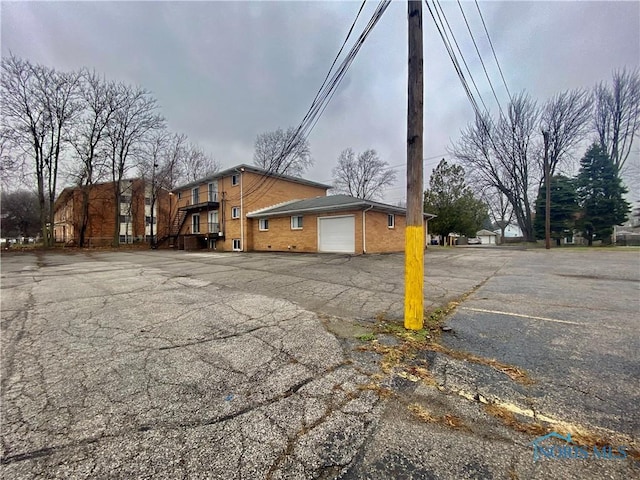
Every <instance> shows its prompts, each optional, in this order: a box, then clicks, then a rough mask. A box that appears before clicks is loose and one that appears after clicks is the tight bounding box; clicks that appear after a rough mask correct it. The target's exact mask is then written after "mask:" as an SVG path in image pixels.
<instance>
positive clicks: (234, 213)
mask: <svg viewBox="0 0 640 480" xmlns="http://www.w3.org/2000/svg"><path fill="white" fill-rule="evenodd" d="M231 218H240V207H233V208H232V209H231Z"/></svg>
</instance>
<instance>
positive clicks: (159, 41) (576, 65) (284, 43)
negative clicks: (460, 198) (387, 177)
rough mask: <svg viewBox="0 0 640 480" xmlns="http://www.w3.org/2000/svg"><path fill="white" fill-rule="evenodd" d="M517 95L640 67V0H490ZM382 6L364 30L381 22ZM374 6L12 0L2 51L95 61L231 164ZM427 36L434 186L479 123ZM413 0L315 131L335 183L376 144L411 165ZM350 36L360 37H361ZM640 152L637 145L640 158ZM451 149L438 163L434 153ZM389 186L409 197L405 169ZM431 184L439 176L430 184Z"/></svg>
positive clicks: (317, 149) (495, 33)
mask: <svg viewBox="0 0 640 480" xmlns="http://www.w3.org/2000/svg"><path fill="white" fill-rule="evenodd" d="M442 5H443V9H444V11H445V13H446V15H447V18H448V19H449V21H450V23H451V26H452V28H453V31H454V33H455V35H456V37H457V39H458V41H459V42H460V45H461V48H462V50H463V53H464V54H465V58H466V59H467V62H468V63H469V66H470V68H471V71H472V73H473V76H474V78H475V79H476V82H477V83H478V85H479V87H480V90H481V93H482V95H483V97H484V99H485V101H486V102H487V104H488V106H489V108H491V109H492V110H495V109H497V106H496V102H495V100H494V99H493V96H492V95H491V93H490V89H489V86H488V83H487V80H486V78H485V77H484V73H483V71H482V67H481V65H480V62H479V60H478V56H477V55H476V53H475V50H474V49H473V44H472V43H471V40H470V37H469V33H468V32H467V30H466V27H465V26H464V23H463V21H462V17H461V13H460V9H459V7H458V4H457V3H455V2H451V1H447V2H443V3H442ZM479 5H480V8H481V10H482V13H483V15H484V18H485V21H486V23H487V29H488V31H489V34H490V36H491V39H492V41H493V43H494V46H495V49H496V53H497V56H498V60H499V61H500V64H501V67H502V70H503V72H504V74H505V78H506V83H507V85H508V87H509V89H510V91H511V92H512V93H514V92H518V91H522V90H526V91H527V92H529V93H530V94H531V95H532V96H533V97H534V98H536V99H537V100H538V101H539V102H544V101H545V100H546V99H548V98H549V97H550V96H552V95H553V94H555V93H557V92H560V91H562V90H565V89H569V88H575V87H586V88H590V87H592V86H593V85H594V84H596V83H597V82H600V81H603V80H604V81H609V79H610V78H611V73H612V71H613V70H614V69H617V68H621V67H624V66H628V67H637V66H638V64H639V63H640V2H637V1H630V2H610V1H607V2H586V1H577V2H515V1H512V2H486V1H481V2H480V4H479ZM375 6H376V3H375V2H367V5H366V6H365V9H364V11H363V13H362V15H361V17H360V20H359V22H358V25H357V26H356V32H357V33H359V32H360V31H361V30H362V28H363V27H364V25H365V24H366V22H367V21H368V19H369V18H370V16H371V13H372V12H373V10H374V8H375ZM359 7H360V2H359V1H358V2H58V1H54V2H46V3H40V2H8V1H4V0H3V1H2V2H1V4H0V8H1V10H0V14H1V28H2V31H1V40H2V55H7V54H8V53H9V52H13V53H14V54H16V55H18V56H20V57H24V58H27V59H29V60H31V61H33V62H38V63H42V64H45V65H48V66H51V67H55V68H59V69H63V70H65V69H66V70H71V69H77V68H80V67H89V68H93V69H95V70H97V71H98V72H101V73H103V74H104V75H106V76H107V77H108V78H111V79H114V80H122V81H126V82H129V83H132V84H139V85H141V86H143V87H145V88H147V89H148V90H150V91H152V92H153V94H154V95H155V96H156V97H157V98H158V100H159V103H160V104H161V106H162V114H163V115H164V116H165V117H166V118H167V121H168V125H169V128H170V129H171V130H172V131H176V132H182V133H186V134H187V135H188V136H189V137H190V139H191V140H192V141H194V142H196V143H198V144H199V145H201V146H202V147H203V148H205V149H206V150H207V151H208V152H210V153H211V154H212V155H213V156H214V158H216V159H217V160H219V161H220V162H221V164H222V165H223V166H224V167H228V166H232V165H235V164H238V163H252V157H253V144H254V141H255V137H256V135H257V134H259V133H261V132H265V131H268V130H274V129H276V128H278V127H283V128H286V127H288V126H293V125H297V124H298V123H299V122H300V121H301V119H302V117H303V116H304V114H305V113H306V111H307V109H308V107H309V105H310V103H311V101H312V100H313V97H314V96H315V93H316V91H317V90H318V88H319V86H320V84H321V82H322V80H323V79H324V76H325V75H326V73H327V71H328V69H329V66H330V65H331V62H332V61H333V58H334V57H335V55H336V53H337V51H338V49H339V47H340V45H341V44H342V41H343V40H344V37H345V35H346V32H347V30H348V28H349V26H350V25H351V22H352V21H353V19H354V18H355V15H356V12H357V11H358V8H359ZM463 8H464V10H465V13H466V14H467V17H468V19H469V21H470V24H471V28H472V30H473V32H474V35H475V36H476V39H477V41H478V44H479V47H480V51H481V54H482V57H483V59H484V60H485V63H486V64H487V68H488V72H489V76H490V78H491V80H492V82H493V83H494V86H495V87H496V92H497V95H498V98H499V100H500V101H501V103H502V104H503V105H504V104H506V103H507V93H506V90H505V88H504V85H503V83H502V80H501V79H500V76H499V73H498V70H497V67H496V64H495V61H494V60H493V57H492V54H491V50H490V48H489V45H488V42H487V40H486V36H485V34H484V30H483V28H482V24H481V22H480V18H479V16H478V11H477V9H476V6H475V4H474V3H473V2H463ZM423 23H424V32H425V66H424V70H425V151H424V157H425V158H427V160H426V161H425V181H426V180H428V176H429V173H430V171H431V170H432V168H433V167H434V166H435V165H436V164H437V162H438V160H439V159H440V158H441V157H442V156H445V157H447V158H449V156H448V155H447V149H448V147H450V145H451V141H452V140H455V139H456V138H457V137H458V135H459V133H460V130H461V128H463V127H464V126H465V125H466V124H467V123H469V122H470V121H472V120H473V111H472V109H471V106H470V105H469V102H468V100H467V99H466V97H465V95H464V92H463V90H462V87H461V86H460V83H459V81H458V79H457V77H456V75H455V71H454V69H453V67H452V65H451V62H450V61H449V59H448V57H447V56H446V53H445V50H444V47H443V45H442V42H441V41H440V39H439V37H438V36H437V32H436V29H435V27H434V25H433V22H432V20H431V18H430V17H429V14H428V12H427V11H426V9H425V11H424V17H423ZM406 24H407V20H406V2H404V1H398V2H394V3H392V5H391V6H390V7H389V8H388V10H387V11H386V13H385V14H384V16H383V17H382V19H381V20H380V22H379V23H378V25H377V26H376V27H375V29H374V31H373V33H372V34H371V35H370V37H369V38H368V40H367V41H366V43H365V44H364V46H363V47H362V49H361V51H360V53H359V55H358V57H357V58H356V59H355V61H354V63H353V65H352V67H351V69H350V70H349V72H348V75H347V77H346V78H345V80H344V81H343V82H342V84H341V86H340V88H339V90H338V91H337V93H336V94H335V96H334V97H333V100H332V101H331V103H330V104H329V106H328V108H327V109H326V110H325V112H324V115H323V116H322V118H321V119H320V121H319V122H318V124H317V126H316V128H315V130H314V131H313V132H312V133H311V135H310V137H309V141H310V143H311V151H312V155H313V157H314V159H315V166H314V167H313V168H312V169H311V170H310V171H309V172H307V174H306V175H305V176H306V177H307V178H310V179H313V180H317V181H324V182H330V181H331V169H332V168H333V167H334V166H335V164H336V162H337V157H338V154H339V153H340V151H341V150H343V149H344V148H347V147H352V148H354V149H355V150H356V151H362V150H365V149H368V148H374V149H376V150H377V151H378V153H379V155H380V157H381V158H382V159H383V160H385V161H387V162H388V163H389V164H390V165H400V164H404V163H405V162H406V150H405V148H406V147H405V145H406V143H405V138H406V103H407V99H406V89H407V86H406V84H407V79H406V77H407V67H406V64H407V58H406V57H407V46H406V43H407V41H406V36H407V32H406V29H407V27H406ZM349 45H350V44H349ZM638 149H639V145H638V144H636V145H635V146H634V151H635V152H636V153H635V154H634V157H635V158H634V159H633V160H631V159H630V161H633V162H636V163H637V162H638V160H637V158H638V153H637V152H638ZM432 157H435V158H432ZM396 171H397V172H398V177H399V182H398V184H397V185H396V186H394V187H393V188H391V189H389V190H388V191H387V192H386V195H385V200H386V201H388V202H390V203H396V202H398V201H401V200H403V199H404V197H405V192H404V190H405V187H404V177H405V169H404V166H401V167H400V168H398V169H396ZM425 186H426V184H425Z"/></svg>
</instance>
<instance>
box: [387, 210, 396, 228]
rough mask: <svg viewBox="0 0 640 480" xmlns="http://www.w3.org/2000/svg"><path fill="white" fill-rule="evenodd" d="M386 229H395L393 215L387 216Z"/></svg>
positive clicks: (394, 217)
mask: <svg viewBox="0 0 640 480" xmlns="http://www.w3.org/2000/svg"><path fill="white" fill-rule="evenodd" d="M387 227H389V228H396V216H395V215H394V214H393V213H389V214H388V215H387Z"/></svg>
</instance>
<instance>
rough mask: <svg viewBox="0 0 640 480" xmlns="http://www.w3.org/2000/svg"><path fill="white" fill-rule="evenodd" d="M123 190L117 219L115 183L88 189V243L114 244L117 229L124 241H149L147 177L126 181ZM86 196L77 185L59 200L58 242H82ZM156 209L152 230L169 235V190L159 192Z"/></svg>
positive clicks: (55, 227) (123, 182) (92, 244)
mask: <svg viewBox="0 0 640 480" xmlns="http://www.w3.org/2000/svg"><path fill="white" fill-rule="evenodd" d="M145 191H146V192H145ZM121 192H122V194H121V208H120V213H121V216H120V217H119V218H118V222H116V217H115V190H114V186H113V183H111V182H109V183H101V184H96V185H93V186H91V187H90V188H89V209H88V211H89V215H88V222H87V227H86V231H85V246H89V247H92V246H105V245H111V244H112V241H113V235H114V232H115V230H116V229H118V233H119V236H120V237H121V243H133V242H139V241H149V240H150V238H149V235H150V226H149V225H150V221H151V206H150V195H151V194H150V189H149V188H148V187H146V184H145V181H144V180H141V179H134V180H123V181H122V185H121ZM145 193H146V195H145ZM83 198H84V196H83V191H82V189H81V188H80V187H75V188H67V189H65V190H64V191H63V192H62V194H61V195H60V197H59V198H58V199H57V200H56V204H55V207H54V208H55V211H54V238H55V240H56V241H57V242H62V243H73V244H76V245H78V244H79V241H80V228H81V224H82V205H83ZM155 210H156V212H155V213H154V215H153V217H154V221H155V225H154V228H153V230H154V232H153V233H154V235H156V236H157V237H159V238H161V237H163V236H166V235H167V234H168V221H169V195H168V192H165V191H162V192H161V193H160V195H159V198H158V199H156V205H155ZM123 236H124V238H122V237H123Z"/></svg>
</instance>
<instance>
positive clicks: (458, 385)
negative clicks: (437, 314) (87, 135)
mask: <svg viewBox="0 0 640 480" xmlns="http://www.w3.org/2000/svg"><path fill="white" fill-rule="evenodd" d="M425 265H426V277H425V305H426V307H427V308H428V309H429V310H433V309H435V308H437V307H443V306H446V305H447V304H448V303H449V302H452V301H459V302H461V303H460V304H459V305H458V306H457V308H456V309H455V311H454V312H453V313H452V314H451V315H450V316H449V317H448V319H447V321H446V323H447V325H448V326H449V327H451V329H452V330H451V331H450V332H446V333H443V334H442V336H441V337H440V339H439V344H440V345H441V346H442V348H441V349H440V350H437V351H435V350H431V351H424V352H418V353H417V354H416V355H415V358H414V359H413V360H412V362H413V363H412V364H411V365H408V364H395V365H394V366H392V368H387V369H384V368H383V366H384V365H383V363H384V360H385V358H387V357H385V355H383V354H382V353H381V351H382V350H380V349H378V350H377V351H376V349H367V348H362V347H367V346H369V345H376V346H383V347H384V348H387V347H388V348H393V347H395V346H398V343H399V340H398V339H397V338H396V337H393V336H392V335H387V334H380V333H379V332H377V333H376V332H375V326H376V325H377V324H378V323H379V322H380V321H381V319H383V320H384V321H386V322H389V323H393V322H394V321H399V320H401V317H402V308H403V307H402V306H403V269H404V265H403V257H402V255H371V256H346V255H304V254H296V255H289V254H241V255H237V254H223V253H216V252H192V253H185V252H174V251H117V252H111V251H90V252H68V251H65V252H56V253H42V252H38V253H10V254H7V255H3V256H2V283H1V287H2V290H1V294H2V297H1V300H2V330H1V333H2V358H1V359H2V365H1V367H2V379H1V381H2V463H1V468H2V476H3V478H221V479H222V478H224V479H227V478H237V479H245V478H246V479H253V478H267V479H276V478H291V479H306V478H322V479H328V478H348V479H365V478H367V479H368V478H372V479H374V478H398V479H400V478H416V479H418V478H420V479H422V478H441V479H446V478H510V479H513V478H521V479H525V478H576V479H578V478H632V477H634V476H636V477H637V476H638V475H640V466H639V464H638V462H637V460H636V459H635V458H631V456H628V457H627V458H617V457H611V458H608V459H602V458H588V459H576V458H564V459H545V460H542V461H537V462H534V461H533V447H532V445H531V442H532V441H534V440H535V438H536V435H535V434H534V433H533V432H532V431H531V430H527V429H526V428H523V427H522V425H526V424H528V423H527V422H532V423H535V422H538V420H541V421H544V422H545V425H548V426H550V428H555V427H556V426H557V428H558V429H561V428H564V429H565V430H571V431H575V432H582V433H583V439H586V442H587V444H588V442H589V441H591V440H593V441H594V442H595V441H596V440H598V441H600V442H604V443H611V444H612V445H613V446H614V447H616V446H625V447H628V448H629V449H632V448H637V443H638V437H639V433H640V412H639V409H638V407H637V405H639V404H640V382H639V380H640V362H639V360H640V357H639V353H638V352H639V351H640V336H639V334H638V331H639V327H640V316H639V315H638V312H639V310H640V289H639V285H640V252H639V251H638V250H637V249H628V250H626V249H566V250H552V251H550V252H545V251H542V250H516V249H499V248H495V249H494V248H491V249H483V248H435V249H430V250H429V251H428V252H427V255H426V260H425ZM374 337H375V339H374V340H373V341H371V338H374ZM365 338H366V340H365ZM400 346H401V345H400ZM456 352H457V353H456ZM474 358H475V359H491V360H495V361H497V362H499V363H498V365H502V366H503V367H504V366H513V368H514V369H516V370H521V371H522V372H525V373H526V374H527V375H528V378H529V379H530V380H531V381H530V382H524V383H523V382H518V381H514V379H513V378H511V377H510V376H509V375H505V371H506V370H505V368H503V367H500V368H502V370H501V369H500V368H495V365H493V364H491V363H489V362H484V363H483V362H479V361H475V360H474ZM418 362H420V363H419V365H421V366H424V368H425V371H427V370H428V373H425V378H416V377H415V376H414V375H412V374H410V372H412V371H414V370H410V368H415V367H416V365H418ZM492 365H493V366H492ZM416 371H417V370H416ZM408 372H409V373H408ZM426 377H428V378H429V381H425V379H426ZM488 404H490V405H496V406H500V408H508V409H510V410H509V411H513V412H516V413H517V419H518V421H519V423H518V424H514V423H513V422H511V423H509V422H508V421H507V422H505V419H504V418H501V417H500V416H497V415H495V411H494V412H493V414H491V412H489V411H488V410H487V408H486V406H487V405H488ZM424 412H429V415H426V414H424ZM421 413H422V414H421ZM549 422H550V423H549ZM586 432H588V433H589V434H592V436H588V435H586ZM576 435H577V434H576Z"/></svg>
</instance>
